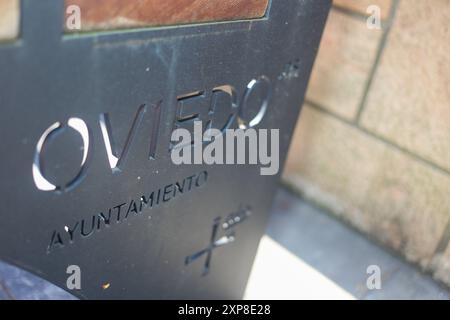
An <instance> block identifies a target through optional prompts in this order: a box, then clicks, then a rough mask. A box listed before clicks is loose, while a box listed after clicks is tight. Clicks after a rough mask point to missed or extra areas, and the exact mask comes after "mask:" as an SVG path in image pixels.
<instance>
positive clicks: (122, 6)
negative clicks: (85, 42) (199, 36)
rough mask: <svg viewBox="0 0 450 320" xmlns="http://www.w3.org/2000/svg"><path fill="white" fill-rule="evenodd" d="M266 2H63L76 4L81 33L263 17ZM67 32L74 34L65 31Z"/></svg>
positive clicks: (248, 0)
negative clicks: (79, 17)
mask: <svg viewBox="0 0 450 320" xmlns="http://www.w3.org/2000/svg"><path fill="white" fill-rule="evenodd" d="M268 3H269V0H95V1H92V0H65V4H66V8H67V7H68V6H70V5H77V6H79V8H80V11H81V30H82V31H88V30H109V29H120V28H131V27H143V26H164V25H177V24H188V23H199V22H210V21H226V20H239V19H254V18H260V17H263V16H264V14H265V12H266V10H267V6H268ZM65 28H66V31H67V32H71V31H78V30H68V29H67V27H66V26H65Z"/></svg>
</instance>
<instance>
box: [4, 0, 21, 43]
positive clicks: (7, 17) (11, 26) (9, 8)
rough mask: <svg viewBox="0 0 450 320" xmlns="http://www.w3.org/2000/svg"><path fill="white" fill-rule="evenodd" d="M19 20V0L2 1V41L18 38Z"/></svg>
mask: <svg viewBox="0 0 450 320" xmlns="http://www.w3.org/2000/svg"><path fill="white" fill-rule="evenodd" d="M19 20H20V3H19V0H0V40H9V39H14V38H17V36H18V35H19Z"/></svg>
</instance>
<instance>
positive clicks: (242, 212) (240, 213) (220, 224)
mask: <svg viewBox="0 0 450 320" xmlns="http://www.w3.org/2000/svg"><path fill="white" fill-rule="evenodd" d="M251 214H252V212H251V208H250V207H249V206H245V207H240V208H239V209H238V210H237V211H236V212H233V213H231V214H229V215H228V216H227V217H226V218H225V219H223V221H222V218H221V217H217V218H215V219H214V222H213V226H212V232H211V238H210V242H209V245H208V246H207V247H206V248H204V249H202V250H200V251H198V252H196V253H194V254H192V255H190V256H187V257H186V259H185V262H184V264H185V265H189V264H191V263H192V262H194V261H195V260H197V259H199V258H201V257H202V256H203V255H205V254H206V260H205V264H204V266H203V272H202V276H206V275H207V274H208V273H209V270H210V266H211V259H212V253H213V251H214V250H215V249H217V248H219V247H223V246H225V245H227V244H230V243H232V242H234V241H235V239H236V233H235V231H234V228H235V227H236V226H237V225H238V224H240V223H242V222H244V221H245V220H246V219H247V218H248V217H249V216H250V215H251ZM220 229H222V230H223V231H225V235H224V236H222V237H220V238H219V239H217V240H216V238H217V235H218V233H219V230H220Z"/></svg>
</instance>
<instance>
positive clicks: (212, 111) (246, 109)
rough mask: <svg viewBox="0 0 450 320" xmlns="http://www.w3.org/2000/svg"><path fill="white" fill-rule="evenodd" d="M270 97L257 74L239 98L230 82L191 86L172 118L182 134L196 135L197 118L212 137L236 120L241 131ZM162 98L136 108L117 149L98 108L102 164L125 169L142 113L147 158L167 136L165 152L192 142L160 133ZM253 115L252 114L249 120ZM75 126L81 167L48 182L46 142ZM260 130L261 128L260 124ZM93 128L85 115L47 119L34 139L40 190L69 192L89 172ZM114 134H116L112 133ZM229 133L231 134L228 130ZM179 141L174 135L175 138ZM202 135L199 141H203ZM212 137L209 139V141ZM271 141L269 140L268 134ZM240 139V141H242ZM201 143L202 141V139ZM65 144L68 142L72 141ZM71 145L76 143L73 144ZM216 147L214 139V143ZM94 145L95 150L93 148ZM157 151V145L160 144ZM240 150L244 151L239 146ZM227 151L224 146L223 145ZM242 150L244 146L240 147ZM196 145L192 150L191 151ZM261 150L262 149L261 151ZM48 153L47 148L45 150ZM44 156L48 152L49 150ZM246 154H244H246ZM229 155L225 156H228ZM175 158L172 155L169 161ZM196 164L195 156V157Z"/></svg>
mask: <svg viewBox="0 0 450 320" xmlns="http://www.w3.org/2000/svg"><path fill="white" fill-rule="evenodd" d="M271 96H272V84H271V81H270V80H269V78H268V77H266V76H260V77H258V78H256V79H253V80H251V81H250V82H249V83H248V85H247V87H246V88H245V90H244V93H243V95H242V97H239V96H238V94H237V92H236V90H235V88H234V87H233V86H231V85H222V86H218V87H214V88H212V89H210V90H205V91H194V92H191V93H186V94H182V95H179V96H177V99H176V104H177V106H176V108H175V110H176V112H175V115H174V117H173V127H172V128H173V130H172V131H173V132H176V130H179V129H183V130H184V133H185V132H186V130H187V131H188V132H191V133H193V136H194V138H195V136H196V135H195V133H196V131H197V130H198V125H195V124H196V123H197V124H198V123H199V122H200V123H202V124H203V129H201V130H203V131H205V132H206V131H208V132H209V133H211V132H212V133H214V134H215V137H216V138H218V136H217V133H218V134H219V135H220V136H222V135H225V133H226V132H228V131H229V129H230V127H231V125H233V123H236V122H237V124H238V127H239V129H236V131H240V132H244V131H247V130H248V129H251V128H253V127H255V126H257V125H258V124H260V123H261V121H262V120H263V118H264V116H265V114H266V112H267V109H268V106H269V102H270V99H271ZM163 109H164V108H163V101H160V102H158V103H157V104H154V105H152V106H151V107H148V106H147V105H145V104H142V105H141V106H139V107H138V109H137V111H136V114H135V116H134V119H133V121H132V123H131V127H130V128H129V130H128V135H127V137H126V139H125V142H124V145H123V146H122V148H121V149H120V148H119V147H118V146H117V145H116V144H115V142H114V140H115V139H114V136H115V135H114V131H115V130H114V128H113V127H112V125H111V121H110V117H112V116H113V115H111V116H110V115H109V114H108V113H102V114H100V115H99V116H98V124H97V125H98V126H99V129H100V130H99V131H98V132H99V134H101V135H102V138H103V142H104V152H106V155H107V159H108V163H105V165H109V167H110V169H111V173H112V174H120V172H121V171H122V169H123V165H124V163H125V161H126V159H127V154H128V153H129V150H130V146H131V145H132V144H133V140H134V139H135V137H136V135H137V133H138V132H139V127H140V125H141V123H142V122H143V121H142V119H143V118H144V117H145V116H148V115H150V116H151V119H150V121H149V122H146V123H150V124H151V126H152V128H151V130H150V136H149V137H148V138H149V140H148V141H149V143H148V144H147V146H148V148H149V149H148V151H147V152H148V160H149V161H154V160H157V159H158V155H157V152H156V151H157V146H158V144H159V140H160V139H165V141H167V144H168V148H167V150H168V152H172V153H173V152H179V150H180V149H184V150H186V144H187V145H188V146H189V148H191V146H194V147H195V143H194V141H193V140H192V141H185V139H184V140H183V142H184V144H185V145H184V146H183V148H180V143H178V144H176V145H175V144H173V143H172V141H171V138H172V139H173V138H174V137H173V135H171V136H169V137H160V124H161V123H164V124H165V123H167V122H166V121H162V110H163ZM249 113H251V114H252V115H253V114H256V115H255V116H248V115H247V114H249ZM249 118H251V119H249ZM67 129H73V130H75V131H76V132H77V133H78V134H79V135H80V136H81V138H82V144H83V147H82V148H81V149H82V153H83V155H82V160H81V164H80V166H79V169H78V171H77V173H76V174H75V175H74V177H73V178H71V179H70V180H69V181H67V182H66V183H59V185H57V183H52V182H51V181H49V180H51V179H50V178H48V177H46V173H47V171H44V170H43V165H42V164H43V163H45V157H46V150H47V149H48V148H47V147H48V145H50V144H51V143H52V141H53V137H55V136H57V133H59V132H62V131H63V130H67ZM261 130H262V129H261ZM92 134H93V133H92V129H91V127H90V126H89V125H88V123H86V122H85V121H84V120H83V119H81V118H77V117H71V118H69V119H68V120H67V122H55V123H53V124H51V125H50V126H49V127H48V128H47V129H45V130H44V132H43V133H42V135H41V136H40V138H39V139H38V141H37V144H36V149H35V153H34V159H33V165H32V174H33V180H34V183H35V185H36V187H37V188H38V189H39V190H41V191H50V192H57V193H61V192H68V191H71V190H73V189H74V188H76V187H77V186H79V185H80V182H81V181H82V180H83V179H84V178H85V177H86V175H87V173H88V172H89V164H90V160H91V158H92V155H91V153H92V152H93V150H94V149H93V147H92V143H93V139H92V137H93V136H92ZM116 134H117V133H116ZM175 136H178V137H177V138H178V140H179V139H180V134H178V135H177V134H175ZM181 136H186V134H181ZM230 136H231V137H233V135H230ZM241 136H242V135H240V134H236V135H234V137H235V138H236V139H238V148H237V157H238V161H237V163H238V164H242V163H243V161H242V157H241V156H240V155H239V152H240V149H242V148H241V147H239V146H242V143H239V137H241ZM246 136H247V138H248V136H253V135H251V134H250V135H245V134H244V135H243V139H245V137H246ZM264 138H265V139H260V140H264V141H265V143H267V130H265V132H264ZM276 138H277V139H278V131H277V130H276ZM176 140H177V139H176ZM206 140H208V139H205V140H204V141H203V143H205V142H206ZM212 140H213V139H209V141H210V142H211V141H212ZM272 140H273V139H272ZM241 142H242V141H241ZM248 142H249V145H250V148H249V149H250V150H249V157H250V158H251V160H253V161H250V162H251V163H250V164H256V162H255V161H254V159H255V152H254V149H252V147H251V144H252V140H251V139H250V141H248ZM203 143H202V144H203ZM274 146H276V148H277V147H278V141H271V147H272V149H273V147H274ZM67 147H69V148H70V147H71V146H70V145H69V146H67ZM72 147H73V148H75V146H72ZM214 148H215V149H217V143H216V146H215V147H214ZM95 150H99V149H98V148H95ZM158 150H160V149H158ZM241 151H242V150H241ZM227 152H228V150H227ZM243 152H244V154H245V150H243ZM195 153H196V152H195V150H194V155H195ZM262 153H263V154H262ZM262 153H261V152H259V154H260V159H261V161H260V162H261V163H263V164H265V165H267V164H269V161H270V160H271V159H270V158H269V157H268V155H267V150H266V148H264V152H262ZM47 154H48V153H47ZM271 154H272V156H273V155H274V154H275V155H276V157H278V151H276V152H272V153H271ZM47 156H48V155H47ZM244 158H245V157H244ZM227 159H228V157H227ZM173 160H174V157H172V161H173ZM173 162H174V163H175V164H181V163H189V161H185V162H183V161H173ZM194 163H195V164H197V163H198V161H194ZM205 163H206V164H213V163H215V164H221V163H224V162H221V161H218V160H216V161H205ZM226 163H227V164H229V163H232V162H231V161H226ZM273 167H275V169H274V168H269V169H270V170H266V172H265V173H264V172H263V171H262V170H261V174H272V175H273V174H276V173H277V171H278V160H276V165H274V166H273Z"/></svg>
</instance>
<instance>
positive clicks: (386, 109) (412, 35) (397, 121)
mask: <svg viewBox="0 0 450 320" xmlns="http://www.w3.org/2000/svg"><path fill="white" fill-rule="evenodd" d="M449 21H450V3H449V2H448V1H447V0H435V1H427V0H417V1H414V4H412V3H410V2H409V1H401V2H400V5H399V7H398V12H397V17H396V20H395V23H394V25H393V28H392V30H391V32H390V35H389V38H388V42H387V46H386V48H385V51H384V53H383V56H382V59H381V62H380V65H379V67H378V70H377V72H376V74H375V79H374V82H373V86H372V88H371V90H370V93H369V96H368V101H367V106H366V108H365V111H364V112H363V114H362V125H363V126H364V127H365V128H367V129H368V130H370V131H373V132H375V133H377V134H378V135H381V136H383V137H385V138H386V139H388V140H390V141H392V142H395V143H396V144H398V145H400V146H402V147H404V148H406V149H408V150H410V151H411V152H413V153H416V154H418V155H420V156H421V157H423V158H425V159H427V160H429V161H431V162H434V163H435V164H437V165H439V166H441V167H444V168H446V169H447V170H450V152H449V150H450V139H449V137H450V107H449V105H450V104H449V101H450V77H449V70H450V55H449V52H450V41H448V40H449V39H450V28H449V27H448V24H449Z"/></svg>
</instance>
